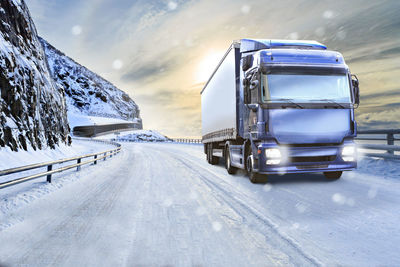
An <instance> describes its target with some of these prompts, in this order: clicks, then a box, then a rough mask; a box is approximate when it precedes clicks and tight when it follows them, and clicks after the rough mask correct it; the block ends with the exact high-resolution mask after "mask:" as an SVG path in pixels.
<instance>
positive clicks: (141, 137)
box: [99, 130, 172, 142]
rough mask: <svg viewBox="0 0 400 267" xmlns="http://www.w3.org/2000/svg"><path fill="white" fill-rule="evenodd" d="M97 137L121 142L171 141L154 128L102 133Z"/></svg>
mask: <svg viewBox="0 0 400 267" xmlns="http://www.w3.org/2000/svg"><path fill="white" fill-rule="evenodd" d="M99 139H112V140H115V141H117V142H118V141H121V142H167V141H172V140H171V139H170V138H168V137H167V136H165V135H163V134H161V133H159V132H157V131H155V130H134V131H126V132H121V133H113V134H108V135H103V136H101V137H100V138H99Z"/></svg>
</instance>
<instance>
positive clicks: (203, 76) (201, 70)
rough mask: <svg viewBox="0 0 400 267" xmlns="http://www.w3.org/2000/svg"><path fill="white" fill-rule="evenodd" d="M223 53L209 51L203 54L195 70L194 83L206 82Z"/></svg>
mask: <svg viewBox="0 0 400 267" xmlns="http://www.w3.org/2000/svg"><path fill="white" fill-rule="evenodd" d="M224 53H225V52H224V51H217V52H216V51H211V52H209V53H207V54H205V56H204V57H203V58H202V59H201V60H200V61H199V64H198V65H197V68H196V71H195V82H196V83H202V82H207V80H208V79H209V78H210V76H211V74H212V73H213V71H214V70H215V68H216V67H217V65H218V63H219V62H220V61H221V59H222V57H223V56H224Z"/></svg>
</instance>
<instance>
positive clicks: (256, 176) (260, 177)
mask: <svg viewBox="0 0 400 267" xmlns="http://www.w3.org/2000/svg"><path fill="white" fill-rule="evenodd" d="M246 171H247V175H248V176H249V179H250V182H252V183H253V184H258V183H266V182H267V181H268V176H267V175H266V174H260V173H257V172H255V171H254V170H253V152H252V151H251V148H250V151H249V153H248V156H247V160H246Z"/></svg>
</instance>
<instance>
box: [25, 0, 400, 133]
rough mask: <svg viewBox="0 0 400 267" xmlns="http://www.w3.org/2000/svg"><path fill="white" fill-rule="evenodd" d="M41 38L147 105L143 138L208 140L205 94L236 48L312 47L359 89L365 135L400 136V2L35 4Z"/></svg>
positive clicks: (116, 0)
mask: <svg viewBox="0 0 400 267" xmlns="http://www.w3.org/2000/svg"><path fill="white" fill-rule="evenodd" d="M26 3H27V5H28V7H29V9H30V12H31V15H32V17H33V20H34V22H35V25H36V28H37V30H38V33H39V35H40V36H42V37H43V38H44V39H46V40H47V41H48V42H50V43H51V44H52V45H53V46H55V47H56V48H58V49H59V50H61V51H62V52H64V53H65V54H66V55H68V56H70V57H71V58H73V59H74V60H76V61H77V62H79V63H80V64H82V65H84V66H86V67H87V68H89V69H90V70H92V71H94V72H96V73H98V74H99V75H101V76H103V77H104V78H106V79H107V80H109V81H111V82H112V83H113V84H115V85H116V86H117V87H119V88H120V89H121V90H123V91H125V92H127V93H128V94H129V95H130V96H131V98H132V99H134V100H135V102H136V103H138V105H139V107H140V110H141V116H142V119H143V124H144V128H146V129H155V130H158V131H160V132H162V133H163V134H166V135H168V136H170V137H199V136H200V135H201V111H200V91H201V89H202V87H203V85H204V83H205V82H206V81H207V79H208V77H209V76H210V74H211V73H212V71H213V70H214V69H215V66H216V65H217V64H218V62H219V60H220V59H221V57H222V56H223V54H224V52H225V51H226V50H227V48H228V47H229V45H230V44H231V43H232V41H233V40H237V39H241V38H260V39H307V40H317V41H319V42H321V43H324V44H325V45H327V46H328V49H331V50H336V51H339V52H341V53H342V54H343V55H344V57H345V60H346V62H347V64H348V65H349V67H350V70H351V72H352V73H354V74H357V76H358V78H359V80H360V90H361V105H360V107H359V108H358V109H357V111H356V115H357V122H358V125H359V128H364V129H365V128H400V16H399V13H400V1H397V0H380V1H375V0H352V1H347V0H336V1H328V0H319V1H315V0H290V1H289V0H280V1H269V0H254V1H239V0H214V1H212V0H204V1H202V0H189V1H181V0H179V1H178V0H174V1H169V0H166V1H160V0H137V1H134V0H85V1H78V0H52V1H48V0H26Z"/></svg>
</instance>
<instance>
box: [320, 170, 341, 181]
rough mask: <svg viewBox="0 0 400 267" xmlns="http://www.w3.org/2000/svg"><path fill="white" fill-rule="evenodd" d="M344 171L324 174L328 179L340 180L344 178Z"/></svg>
mask: <svg viewBox="0 0 400 267" xmlns="http://www.w3.org/2000/svg"><path fill="white" fill-rule="evenodd" d="M342 173H343V172H342V171H337V172H324V175H325V177H326V178H328V179H339V178H340V176H342Z"/></svg>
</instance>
